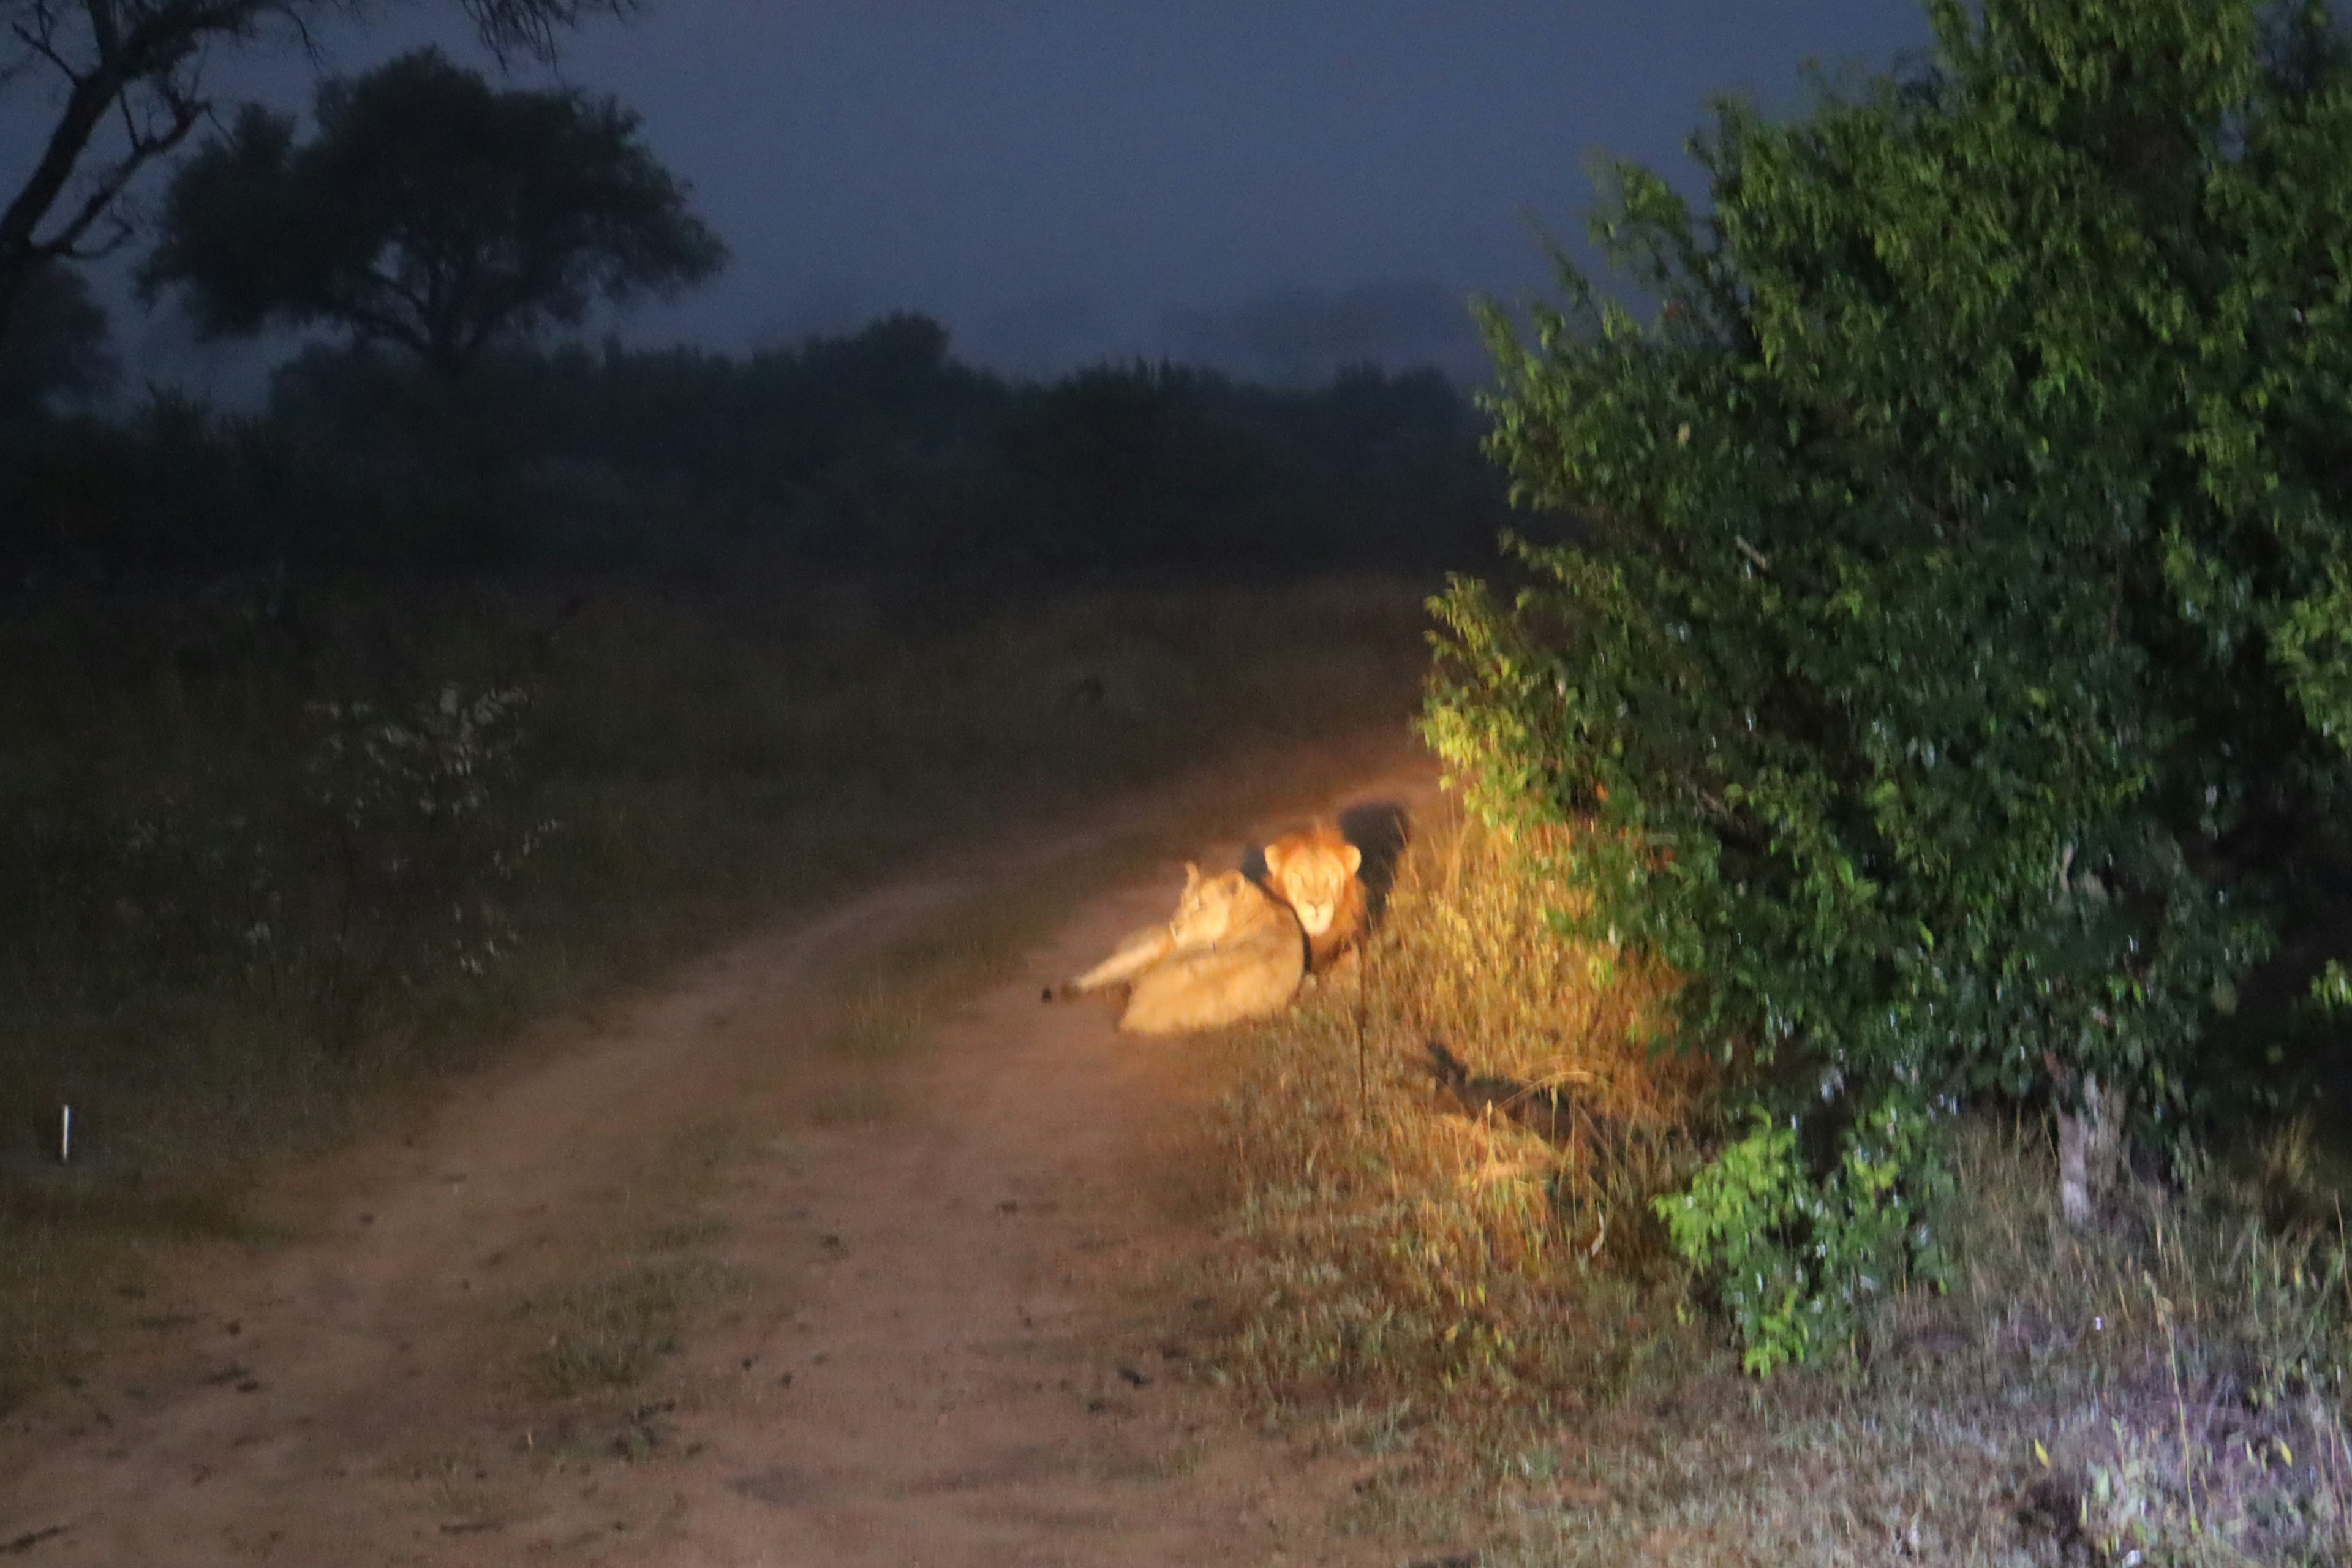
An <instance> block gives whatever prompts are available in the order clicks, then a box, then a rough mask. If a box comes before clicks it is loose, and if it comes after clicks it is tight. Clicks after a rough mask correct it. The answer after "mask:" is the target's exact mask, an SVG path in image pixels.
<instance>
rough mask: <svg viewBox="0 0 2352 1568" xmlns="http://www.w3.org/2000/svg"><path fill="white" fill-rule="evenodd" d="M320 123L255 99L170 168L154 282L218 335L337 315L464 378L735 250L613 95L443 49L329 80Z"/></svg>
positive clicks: (337, 324)
mask: <svg viewBox="0 0 2352 1568" xmlns="http://www.w3.org/2000/svg"><path fill="white" fill-rule="evenodd" d="M316 118H317V121H318V134H317V135H316V136H315V137H313V138H312V139H311V140H310V141H309V142H298V140H297V136H296V126H295V122H294V121H293V120H292V118H291V117H289V116H282V115H278V114H275V113H272V112H271V111H270V110H268V109H265V108H263V107H261V106H260V105H257V104H248V105H247V106H246V108H245V109H244V110H243V111H242V112H240V113H239V115H238V116H237V119H236V123H235V125H234V127H233V128H232V130H231V131H230V132H229V134H228V135H227V136H226V138H225V139H222V140H218V141H215V142H211V143H208V144H207V145H206V146H205V147H204V148H203V149H202V150H201V151H199V152H198V153H196V154H195V155H194V157H192V158H190V159H189V160H188V161H187V163H185V164H184V165H183V166H182V168H181V170H180V171H179V174H177V176H176V177H175V178H174V179H173V184H172V188H171V192H170V195H169V196H168V198H167V201H166V204H165V208H164V215H163V238H162V240H161V242H160V243H159V244H158V245H157V247H156V248H155V251H154V253H153V255H152V257H151V258H149V260H148V262H147V264H146V266H145V268H143V270H142V275H141V278H142V288H143V289H144V290H145V291H146V292H147V293H148V294H149V295H150V296H151V297H152V296H153V295H155V294H157V293H160V292H162V291H163V290H165V289H173V288H177V289H180V290H181V291H182V293H183V294H184V297H185V299H186V300H187V302H188V304H189V305H190V307H191V309H192V311H193V314H194V318H195V321H196V324H197V327H198V329H199V331H202V332H203V333H205V335H208V336H215V337H218V336H228V335H239V336H241V335H250V334H252V333H256V332H258V331H262V330H263V329H264V328H265V327H267V326H269V325H271V324H273V323H278V324H285V325H290V326H298V327H299V326H308V325H312V324H325V325H328V326H331V327H334V328H337V329H340V330H341V331H347V332H348V333H349V334H350V335H351V336H352V339H353V341H355V342H383V343H391V344H396V345H398V346H400V347H402V348H404V349H407V350H409V351H410V352H412V353H415V355H416V356H417V357H418V358H419V359H420V360H422V361H423V362H424V363H425V364H426V365H427V366H429V367H430V368H432V369H433V370H434V371H435V372H436V373H438V374H444V375H454V374H458V373H460V372H462V371H463V370H464V369H465V368H466V367H467V366H468V365H469V364H471V363H472V362H473V361H474V360H475V359H476V358H477V356H478V355H479V354H480V353H481V352H482V351H483V349H484V348H486V347H487V346H488V345H489V344H490V343H492V342H496V341H499V340H500V339H501V338H521V337H527V336H529V335H530V334H531V333H532V332H533V331H537V330H538V329H540V328H541V327H544V326H547V325H551V324H566V325H569V324H576V323H578V322H579V321H583V320H584V319H585V317H586V316H587V313H588V311H589V309H590V308H591V306H592V305H593V304H594V303H595V302H597V301H598V300H611V301H614V302H615V303H620V302H625V301H627V300H631V299H633V298H635V297H637V296H639V295H644V294H656V295H667V294H669V293H672V292H674V291H676V290H677V289H681V288H683V287H685V286H686V285H688V284H690V283H694V282H698V281H700V280H701V279H706V278H708V277H709V276H710V275H711V274H712V273H714V272H716V271H717V270H718V269H719V266H720V264H721V263H722V261H723V260H724V259H725V257H726V247H724V246H723V245H722V244H721V243H720V242H719V237H717V236H716V235H715V234H713V233H712V232H711V231H710V229H709V227H708V226H705V225H704V224H703V223H702V222H701V220H700V219H698V218H697V217H695V216H693V215H692V214H691V213H690V212H689V211H688V209H687V200H686V198H687V191H686V188H685V186H684V185H682V184H680V183H679V182H678V181H677V179H676V178H674V177H673V176H672V175H671V174H669V173H668V172H667V170H666V169H664V168H663V167H662V166H661V164H660V163H658V162H657V161H656V159H655V158H654V157H653V155H652V153H650V152H648V151H647V150H646V147H645V146H644V144H643V143H642V142H641V141H640V140H639V138H638V135H637V129H638V123H639V122H638V119H637V116H636V115H635V113H634V112H632V111H631V110H627V109H625V108H623V107H622V106H621V105H620V104H618V103H617V102H614V101H613V100H609V99H597V98H592V97H589V96H587V95H584V94H583V93H580V92H578V91H575V90H569V89H567V90H561V91H548V92H538V91H521V90H515V91H502V90H499V89H495V88H493V87H492V86H491V85H490V84H489V83H488V81H486V80H484V79H482V77H481V76H479V75H478V74H477V73H475V72H472V71H468V70H465V69H463V68H459V67H457V66H456V65H454V64H453V63H451V62H450V61H449V60H448V59H447V58H446V57H444V56H443V55H442V54H440V52H439V51H437V50H435V49H429V48H428V49H422V50H418V51H415V52H414V53H411V54H407V55H404V56H402V57H401V58H398V59H395V60H393V61H392V62H390V63H389V64H387V65H384V66H383V67H380V68H377V69H375V70H373V71H371V72H369V73H367V74H366V75H364V76H361V77H357V78H352V79H335V80H330V81H328V82H326V83H324V84H323V85H322V86H321V87H320V89H319V95H318V101H317V106H316Z"/></svg>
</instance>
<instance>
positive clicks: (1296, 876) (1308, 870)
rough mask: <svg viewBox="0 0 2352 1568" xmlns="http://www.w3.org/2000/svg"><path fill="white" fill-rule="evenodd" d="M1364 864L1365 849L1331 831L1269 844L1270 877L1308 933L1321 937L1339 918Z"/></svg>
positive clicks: (1266, 858)
mask: <svg viewBox="0 0 2352 1568" xmlns="http://www.w3.org/2000/svg"><path fill="white" fill-rule="evenodd" d="M1363 863H1364V852H1363V851H1362V850H1360V849H1359V848H1357V847H1355V846H1354V845H1352V844H1349V843H1348V842H1347V841H1346V840H1344V839H1341V838H1339V837H1337V836H1335V835H1328V834H1313V835H1306V834H1294V835H1292V836H1291V837H1288V838H1279V839H1276V841H1275V842H1273V843H1272V844H1269V845H1267V846H1266V847H1265V872H1266V879H1267V880H1268V881H1270V882H1272V883H1273V884H1274V885H1275V888H1276V890H1277V891H1278V892H1280V893H1281V894H1282V897H1283V901H1284V902H1286V903H1287V904H1288V905H1289V906H1290V909H1291V912H1292V913H1293V914H1296V915H1297V917H1298V924H1299V928H1300V929H1301V930H1303V931H1306V932H1307V935H1308V936H1321V935H1322V934H1323V933H1324V932H1325V931H1329V930H1330V929H1331V922H1332V921H1334V920H1336V919H1338V918H1339V908H1340V906H1341V904H1343V903H1344V902H1345V901H1346V900H1347V896H1348V884H1349V882H1351V881H1353V880H1354V879H1355V876H1356V869H1357V868H1358V867H1360V866H1361V865H1362V864H1363Z"/></svg>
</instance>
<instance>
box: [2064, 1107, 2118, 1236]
mask: <svg viewBox="0 0 2352 1568" xmlns="http://www.w3.org/2000/svg"><path fill="white" fill-rule="evenodd" d="M2123 1124H2124V1097H2123V1091H2122V1090H2121V1089H2114V1088H2110V1087H2109V1086H2107V1085H2105V1084H2103V1083H2101V1082H2100V1081H2099V1080H2098V1079H2095V1078H2088V1077H2086V1078H2084V1079H2083V1103H2082V1106H2081V1108H2080V1109H2079V1110H2074V1111H2060V1112H2059V1114H2058V1210H2059V1213H2061V1214H2062V1215H2064V1216H2065V1219H2066V1223H2067V1224H2068V1225H2070V1226H2074V1228H2075V1229H2076V1230H2087V1229H2089V1228H2091V1226H2094V1225H2095V1224H2096V1223H2097V1221H2098V1217H2099V1212H2100V1210H2101V1209H2103V1208H2104V1207H2105V1205H2106V1202H2107V1200H2108V1199H2109V1198H2110V1197H2112V1196H2114V1194H2115V1190H2116V1176H2117V1175H2118V1173H2120V1172H2121V1170H2122V1167H2123V1130H2124V1127H2123Z"/></svg>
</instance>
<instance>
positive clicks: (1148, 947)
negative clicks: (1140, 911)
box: [1062, 925, 1176, 996]
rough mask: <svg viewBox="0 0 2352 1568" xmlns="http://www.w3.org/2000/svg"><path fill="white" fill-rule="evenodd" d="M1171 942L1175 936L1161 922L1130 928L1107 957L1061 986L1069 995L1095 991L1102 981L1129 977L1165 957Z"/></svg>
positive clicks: (1110, 983)
mask: <svg viewBox="0 0 2352 1568" xmlns="http://www.w3.org/2000/svg"><path fill="white" fill-rule="evenodd" d="M1175 945H1176V943H1175V939H1174V938H1173V937H1171V936H1170V935H1169V934H1168V928H1167V927H1166V926H1164V925H1157V926H1146V927H1144V928H1143V929H1142V930H1141V931H1130V932H1129V933H1128V936H1127V939H1126V940H1125V941H1123V942H1120V943H1119V944H1118V948H1117V949H1115V950H1114V951H1113V952H1112V953H1111V955H1110V956H1109V957H1108V958H1106V959H1104V960H1103V961H1102V962H1101V963H1097V964H1096V965H1095V966H1094V967H1093V968H1092V969H1089V970H1087V972H1086V973H1084V974H1081V975H1079V976H1078V977H1077V978H1076V979H1075V980H1073V981H1071V982H1070V983H1069V984H1066V985H1065V986H1063V987H1062V989H1063V990H1064V991H1066V992H1067V993H1068V994H1071V995H1074V996H1083V995H1085V994H1087V992H1089V991H1099V990H1101V989H1102V988H1103V987H1104V986H1106V985H1116V984H1118V983H1119V982H1120V981H1122V980H1132V979H1133V978H1135V976H1137V975H1139V974H1140V973H1143V972H1144V971H1145V970H1147V969H1149V968H1150V967H1151V966H1152V965H1153V964H1155V963H1159V962H1160V960H1161V959H1163V958H1165V957H1167V956H1168V954H1169V952H1171V950H1172V949H1173V948H1174V947H1175Z"/></svg>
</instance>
